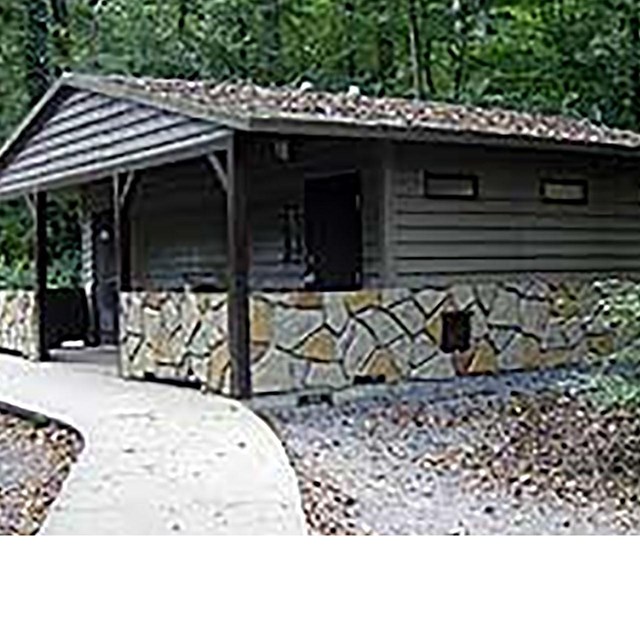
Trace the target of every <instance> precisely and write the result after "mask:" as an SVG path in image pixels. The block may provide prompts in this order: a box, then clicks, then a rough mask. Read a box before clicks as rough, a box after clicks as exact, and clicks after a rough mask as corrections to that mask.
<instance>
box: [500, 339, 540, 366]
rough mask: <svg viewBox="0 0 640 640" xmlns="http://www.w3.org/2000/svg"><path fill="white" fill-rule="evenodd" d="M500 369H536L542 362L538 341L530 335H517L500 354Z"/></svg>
mask: <svg viewBox="0 0 640 640" xmlns="http://www.w3.org/2000/svg"><path fill="white" fill-rule="evenodd" d="M499 364H500V369H504V370H507V371H508V370H514V369H524V370H533V369H538V368H539V367H540V366H541V364H542V352H541V348H540V343H539V342H538V341H537V340H536V339H535V338H533V337H532V336H525V335H518V336H516V338H515V339H514V340H513V342H511V344H510V345H509V346H508V347H507V349H506V350H505V351H504V352H503V353H502V354H501V355H500V358H499Z"/></svg>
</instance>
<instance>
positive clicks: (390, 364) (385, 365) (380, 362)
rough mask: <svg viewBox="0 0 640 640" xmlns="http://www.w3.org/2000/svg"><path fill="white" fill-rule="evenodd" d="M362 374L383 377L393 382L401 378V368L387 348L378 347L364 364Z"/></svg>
mask: <svg viewBox="0 0 640 640" xmlns="http://www.w3.org/2000/svg"><path fill="white" fill-rule="evenodd" d="M362 375H365V376H371V377H372V378H381V377H384V379H385V381H386V382H388V383H394V382H398V381H400V379H401V378H402V370H401V368H400V366H399V365H398V363H397V362H396V360H395V358H394V357H393V355H392V354H391V353H390V352H389V350H388V349H378V350H376V351H375V352H374V353H373V355H372V356H371V358H370V359H369V362H367V364H366V365H365V367H364V370H363V372H362Z"/></svg>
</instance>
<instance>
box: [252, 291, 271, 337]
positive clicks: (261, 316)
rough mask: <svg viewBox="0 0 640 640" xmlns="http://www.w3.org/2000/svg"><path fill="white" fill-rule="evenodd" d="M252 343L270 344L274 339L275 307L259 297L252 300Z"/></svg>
mask: <svg viewBox="0 0 640 640" xmlns="http://www.w3.org/2000/svg"><path fill="white" fill-rule="evenodd" d="M250 321H251V343H252V344H253V345H269V344H271V340H272V339H273V309H272V308H271V305H269V303H268V302H266V301H264V300H259V299H253V300H251V308H250Z"/></svg>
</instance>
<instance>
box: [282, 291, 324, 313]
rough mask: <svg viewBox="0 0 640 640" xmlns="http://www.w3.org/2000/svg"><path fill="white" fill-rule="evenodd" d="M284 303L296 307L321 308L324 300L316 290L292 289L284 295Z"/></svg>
mask: <svg viewBox="0 0 640 640" xmlns="http://www.w3.org/2000/svg"><path fill="white" fill-rule="evenodd" d="M286 303H287V304H288V305H290V306H292V307H297V308H298V309H322V308H323V306H324V300H323V295H322V293H320V292H318V291H293V292H292V293H290V294H288V296H287V297H286Z"/></svg>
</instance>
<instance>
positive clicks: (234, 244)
mask: <svg viewBox="0 0 640 640" xmlns="http://www.w3.org/2000/svg"><path fill="white" fill-rule="evenodd" d="M247 149H248V144H247V139H246V137H245V135H244V134H242V133H239V132H235V133H234V135H233V137H232V138H231V140H230V142H229V148H228V152H227V175H228V189H227V237H228V248H227V252H228V260H229V279H228V280H229V291H228V301H227V304H228V321H229V353H230V356H231V394H232V396H233V397H234V398H238V399H246V398H250V397H251V395H252V388H251V355H250V321H249V264H250V255H249V254H250V249H249V226H248V220H247V180H246V172H247V160H248V153H247Z"/></svg>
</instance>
